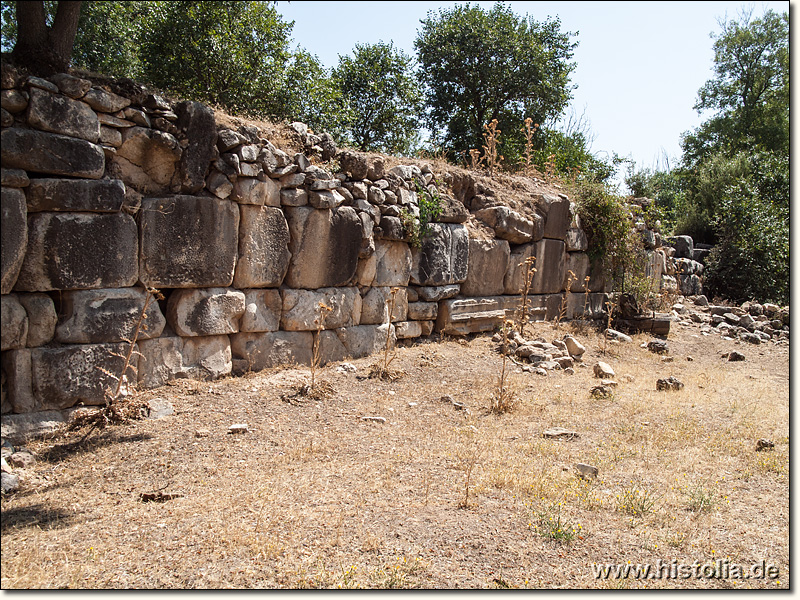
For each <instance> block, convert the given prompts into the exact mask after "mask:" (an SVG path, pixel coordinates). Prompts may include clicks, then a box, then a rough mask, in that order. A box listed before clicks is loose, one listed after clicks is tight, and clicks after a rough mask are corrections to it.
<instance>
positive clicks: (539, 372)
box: [536, 367, 547, 377]
mask: <svg viewBox="0 0 800 600" xmlns="http://www.w3.org/2000/svg"><path fill="white" fill-rule="evenodd" d="M536 374H537V375H544V376H545V377H547V369H543V368H542V367H537V368H536Z"/></svg>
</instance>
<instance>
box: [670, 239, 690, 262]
mask: <svg viewBox="0 0 800 600" xmlns="http://www.w3.org/2000/svg"><path fill="white" fill-rule="evenodd" d="M672 247H673V248H675V258H688V259H690V260H691V259H693V258H694V241H693V240H692V238H691V237H689V236H688V235H677V236H675V237H674V238H673V240H672Z"/></svg>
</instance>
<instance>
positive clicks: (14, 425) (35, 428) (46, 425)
mask: <svg viewBox="0 0 800 600" xmlns="http://www.w3.org/2000/svg"><path fill="white" fill-rule="evenodd" d="M65 424H66V420H65V418H64V415H63V413H62V412H61V411H59V410H49V411H41V412H35V413H24V414H15V415H3V420H2V435H3V439H9V440H14V441H17V440H19V441H23V440H26V439H29V438H31V437H36V436H39V435H43V434H48V433H53V432H54V431H56V430H58V429H60V428H61V427H63V426H64V425H65Z"/></svg>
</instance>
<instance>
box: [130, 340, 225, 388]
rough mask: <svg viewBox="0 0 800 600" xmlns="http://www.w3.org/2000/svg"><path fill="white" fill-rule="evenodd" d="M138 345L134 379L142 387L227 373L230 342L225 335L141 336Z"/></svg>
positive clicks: (152, 386) (217, 376) (207, 378)
mask: <svg viewBox="0 0 800 600" xmlns="http://www.w3.org/2000/svg"><path fill="white" fill-rule="evenodd" d="M237 335H239V334H237ZM138 346H139V352H141V354H142V356H143V359H142V360H141V361H139V381H138V382H139V386H140V387H142V388H145V389H149V388H154V387H159V386H162V385H164V384H165V383H167V382H168V381H172V380H173V379H198V380H211V379H218V378H220V377H224V376H226V375H230V373H231V369H232V361H231V343H230V340H229V339H228V336H227V335H218V336H213V337H188V338H182V337H177V336H175V337H160V338H155V339H151V340H144V341H142V342H140V343H139V344H138Z"/></svg>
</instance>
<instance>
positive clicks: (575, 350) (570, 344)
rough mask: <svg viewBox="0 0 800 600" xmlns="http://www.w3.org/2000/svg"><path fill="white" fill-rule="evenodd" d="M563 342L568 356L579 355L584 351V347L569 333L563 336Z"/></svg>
mask: <svg viewBox="0 0 800 600" xmlns="http://www.w3.org/2000/svg"><path fill="white" fill-rule="evenodd" d="M564 344H566V346H567V351H568V352H569V355H570V356H575V357H581V356H583V354H584V353H585V352H586V347H585V346H584V345H583V344H581V343H580V342H579V341H578V340H576V339H575V338H574V337H572V336H571V335H568V336H566V337H565V338H564Z"/></svg>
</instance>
